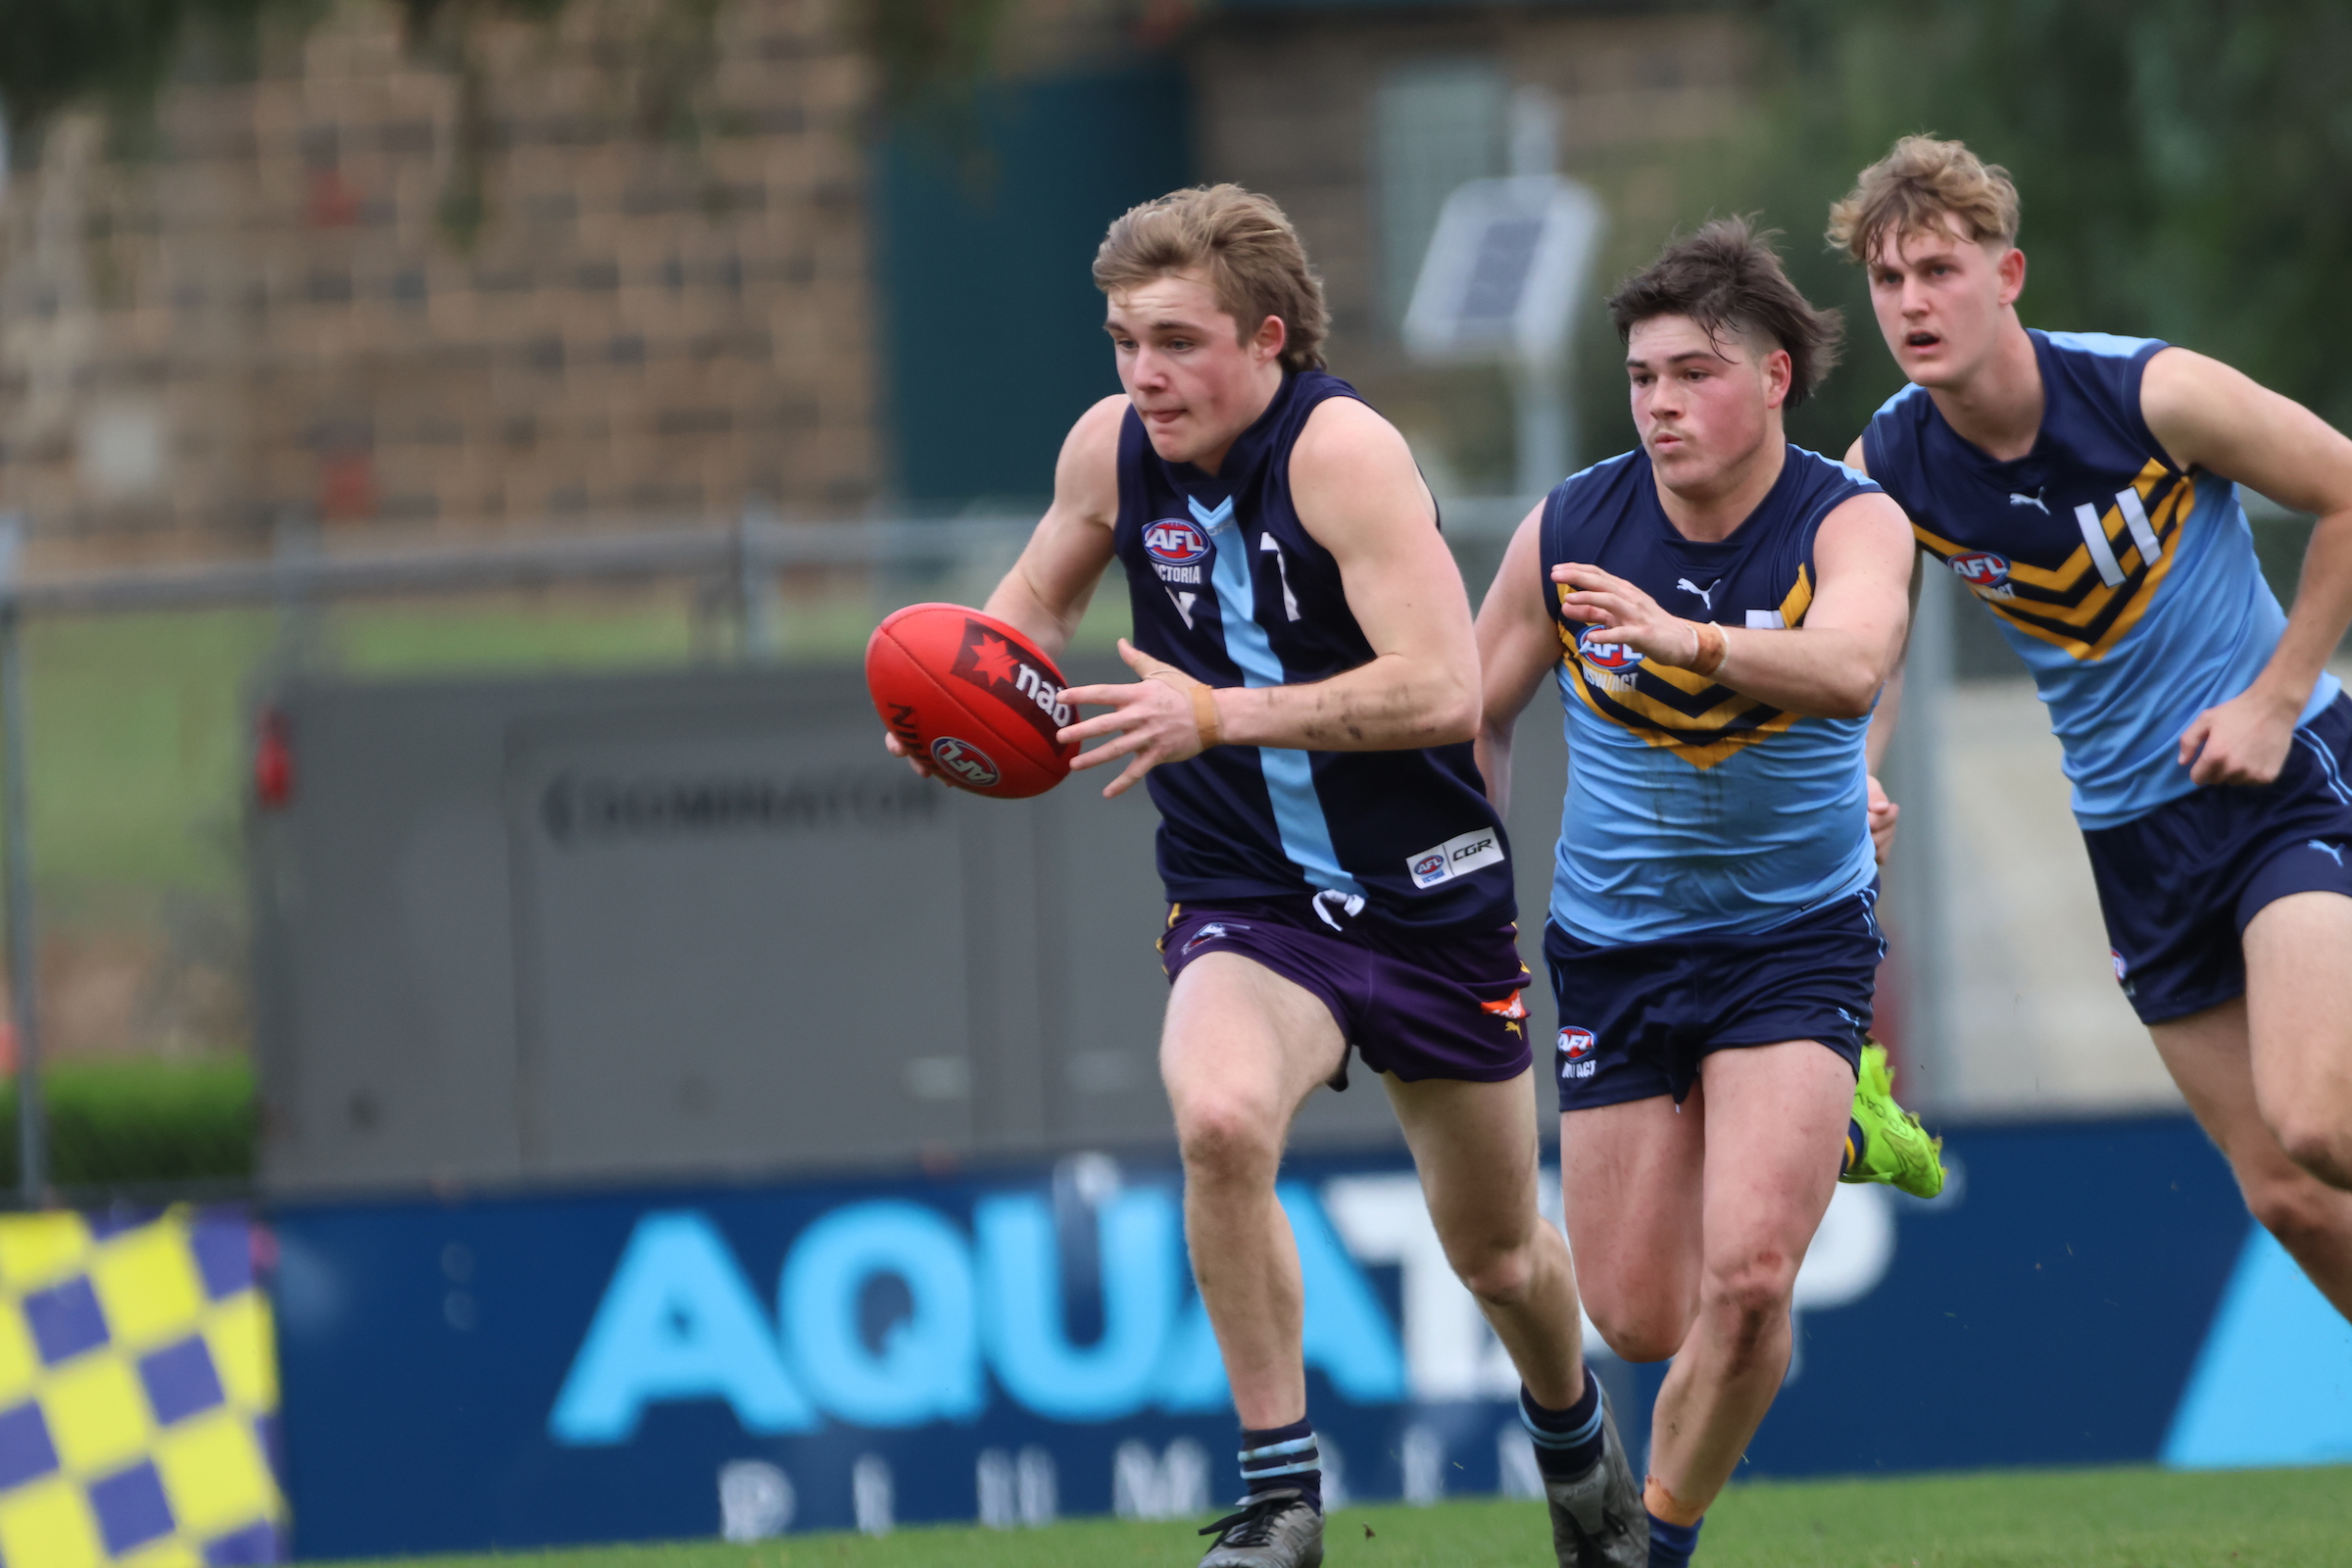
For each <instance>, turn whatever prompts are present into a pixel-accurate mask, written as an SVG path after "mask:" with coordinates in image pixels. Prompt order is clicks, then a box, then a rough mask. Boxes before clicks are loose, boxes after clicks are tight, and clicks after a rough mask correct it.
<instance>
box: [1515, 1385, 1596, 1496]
mask: <svg viewBox="0 0 2352 1568" xmlns="http://www.w3.org/2000/svg"><path fill="white" fill-rule="evenodd" d="M1519 1423H1520V1425H1522V1426H1524V1427H1526V1428H1527V1435H1528V1436H1529V1437H1531V1438H1533V1439H1535V1440H1536V1468H1537V1469H1539V1470H1541V1471H1543V1472H1544V1479H1545V1480H1546V1481H1573V1480H1575V1479H1576V1478H1577V1477H1578V1476H1581V1475H1583V1474H1584V1473H1585V1472H1586V1471H1588V1470H1590V1469H1592V1468H1593V1465H1594V1464H1595V1463H1597V1462H1598V1461H1599V1459H1600V1380H1599V1379H1598V1378H1596V1377H1594V1376H1593V1369H1592V1368H1591V1367H1590V1366H1588V1367H1586V1368H1585V1392H1584V1393H1583V1394H1582V1395H1580V1396H1579V1397H1578V1398H1577V1401H1576V1402H1575V1403H1574V1404H1572V1405H1570V1406H1569V1407H1568V1408H1567V1409H1565V1410H1553V1409H1550V1408H1548V1407H1546V1406H1544V1405H1541V1404H1538V1403H1537V1402H1536V1397H1535V1396H1534V1395H1532V1394H1530V1393H1528V1392H1527V1385H1526V1384H1524V1383H1522V1384H1520V1385H1519Z"/></svg>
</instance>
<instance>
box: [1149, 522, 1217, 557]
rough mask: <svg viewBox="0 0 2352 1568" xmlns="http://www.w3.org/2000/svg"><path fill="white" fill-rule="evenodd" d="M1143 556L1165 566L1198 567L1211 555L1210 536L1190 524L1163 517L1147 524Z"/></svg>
mask: <svg viewBox="0 0 2352 1568" xmlns="http://www.w3.org/2000/svg"><path fill="white" fill-rule="evenodd" d="M1144 553H1145V554H1146V555H1148V556H1150V557H1151V558H1152V560H1153V561H1156V562H1158V563H1159V564H1161V565H1163V566H1190V565H1195V564H1199V562H1200V560H1201V557H1203V556H1205V555H1207V554H1208V537H1207V535H1205V534H1203V533H1202V532H1201V530H1200V529H1199V528H1196V527H1194V526H1193V525H1192V524H1191V523H1189V522H1179V521H1177V520H1176V519H1175V518H1173V517H1162V518H1161V519H1160V520H1159V521H1157V522H1152V523H1147V524H1145V525H1144Z"/></svg>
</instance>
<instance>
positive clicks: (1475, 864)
mask: <svg viewBox="0 0 2352 1568" xmlns="http://www.w3.org/2000/svg"><path fill="white" fill-rule="evenodd" d="M1502 859H1503V856H1502V834H1501V832H1500V831H1499V830H1497V829H1495V828H1491V827H1487V828H1480V829H1479V830H1478V831H1477V832H1475V833H1463V834H1460V835H1458V836H1456V837H1454V838H1449V839H1447V840H1446V842H1445V843H1443V844H1439V845H1435V846H1433V847H1431V848H1429V849H1426V850H1423V851H1422V852H1421V853H1420V854H1419V855H1415V856H1411V857H1409V858H1407V859H1406V860H1405V862H1404V868H1405V870H1406V871H1408V872H1410V873H1411V874H1412V878H1413V886H1414V887H1416V888H1434V887H1436V886H1437V885H1438V884H1439V883H1441V882H1450V881H1452V880H1453V879H1454V878H1455V877H1457V876H1465V875H1467V874H1468V873H1470V872H1472V871H1475V870H1477V869H1478V868H1479V867H1480V866H1482V865H1500V864H1501V863H1502Z"/></svg>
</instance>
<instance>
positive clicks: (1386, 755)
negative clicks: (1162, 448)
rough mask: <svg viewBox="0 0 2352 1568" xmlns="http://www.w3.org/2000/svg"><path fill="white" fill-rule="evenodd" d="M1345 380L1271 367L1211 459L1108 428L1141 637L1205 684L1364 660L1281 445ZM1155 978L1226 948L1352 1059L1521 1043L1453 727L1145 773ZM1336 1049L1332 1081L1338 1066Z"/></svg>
mask: <svg viewBox="0 0 2352 1568" xmlns="http://www.w3.org/2000/svg"><path fill="white" fill-rule="evenodd" d="M1355 396H1356V393H1355V389H1354V388H1352V387H1350V386H1349V385H1348V383H1347V382H1345V381H1343V380H1341V379H1340V378H1339V377H1337V376H1335V375H1331V374H1328V373H1326V372H1324V371H1321V370H1295V371H1292V372H1290V373H1288V374H1286V375H1285V376H1284V377H1283V382H1282V389H1281V390H1280V391H1279V392H1277V393H1276V394H1275V397H1274V401H1273V402H1272V403H1271V404H1269V405H1268V406H1267V408H1266V411H1265V412H1264V413H1263V414H1262V415H1260V416H1259V417H1258V418H1257V420H1256V422H1255V423H1253V424H1251V425H1250V427H1249V428H1248V429H1247V430H1245V431H1244V432H1243V433H1242V434H1241V436H1240V437H1239V438H1237V439H1236V440H1235V442H1234V444H1233V446H1232V448H1231V449H1230V450H1229V451H1228V452H1227V453H1226V455H1225V457H1224V460H1223V461H1222V462H1221V463H1220V464H1219V465H1218V468H1217V471H1216V473H1215V474H1213V475H1212V474H1208V473H1205V472H1203V471H1201V469H1200V468H1198V467H1196V466H1193V465H1191V464H1189V463H1170V462H1168V461H1167V460H1165V459H1163V458H1161V457H1160V456H1159V455H1158V453H1156V452H1155V451H1153V450H1152V443H1151V441H1150V439H1149V438H1148V437H1147V435H1146V433H1145V430H1144V427H1143V421H1142V420H1141V419H1140V418H1139V417H1137V416H1136V414H1135V413H1134V411H1132V410H1130V411H1129V412H1128V414H1127V416H1126V419H1125V422H1124V424H1123V425H1122V427H1121V429H1120V434H1119V460H1118V464H1119V516H1118V524H1117V528H1116V532H1115V548H1116V550H1117V552H1118V556H1119V560H1120V562H1121V564H1123V565H1124V566H1125V568H1126V573H1127V582H1128V594H1129V599H1130V603H1131V606H1132V609H1133V613H1134V620H1135V633H1134V642H1135V646H1136V647H1137V648H1138V649H1140V650H1141V651H1142V652H1144V653H1146V654H1149V655H1151V656H1152V658H1154V659H1159V660H1163V661H1165V662H1168V663H1170V664H1173V665H1175V666H1176V667H1177V668H1178V669H1180V670H1182V671H1183V672H1184V673H1185V674H1186V675H1189V676H1191V677H1192V678H1193V679H1195V680H1198V681H1201V682H1204V683H1206V684H1208V685H1210V686H1221V687H1224V686H1251V687H1258V686H1281V685H1291V684H1297V683H1299V682H1306V681H1319V680H1324V679H1327V678H1329V677H1330V676H1333V675H1338V674H1341V673H1343V672H1344V671H1347V670H1350V669H1354V668H1356V667H1358V666H1360V665H1362V664H1365V663H1368V662H1371V660H1372V659H1373V657H1374V655H1373V649H1372V646H1371V644H1370V643H1369V642H1367V641H1366V640H1365V638H1364V634H1363V631H1362V630H1361V629H1360V628H1359V627H1358V626H1357V624H1356V619H1355V615H1354V613H1353V612H1352V611H1350V610H1349V609H1348V596H1347V590H1346V586H1345V584H1343V583H1342V581H1341V580H1340V568H1339V564H1338V563H1336V562H1335V561H1334V560H1333V559H1332V557H1331V553H1330V552H1329V551H1327V550H1325V549H1324V548H1323V547H1322V546H1321V545H1319V544H1317V543H1316V542H1315V539H1314V537H1313V536H1312V535H1311V534H1309V533H1308V532H1307V531H1306V529H1305V527H1304V526H1303V525H1302V524H1301V523H1300V522H1299V513H1298V510H1297V508H1296V507H1294V506H1293V504H1292V500H1291V488H1290V460H1291V449H1292V447H1293V446H1294V445H1295V444H1296V443H1297V441H1298V439H1299V431H1300V430H1301V429H1303V428H1304V427H1305V424H1306V420H1307V417H1308V416H1309V415H1310V414H1312V413H1313V412H1314V410H1315V408H1316V407H1317V405H1319V404H1321V403H1323V402H1324V401H1325V400H1326V399H1330V398H1353V397H1355ZM1145 783H1146V785H1147V786H1148V787H1149V788H1150V790H1151V792H1152V803H1153V804H1154V805H1155V806H1157V807H1158V808H1159V813H1160V824H1159V838H1158V845H1159V872H1160V877H1161V880H1162V881H1163V882H1164V883H1165V885H1166V887H1167V894H1168V902H1169V904H1170V906H1171V908H1170V911H1169V924H1168V931H1167V934H1166V936H1165V937H1164V938H1163V940H1162V942H1161V952H1162V955H1163V957H1164V961H1165V966H1166V968H1167V971H1168V977H1169V978H1170V979H1171V980H1173V979H1174V978H1175V977H1176V976H1177V975H1178V974H1179V973H1181V972H1182V971H1183V969H1184V968H1185V966H1186V965H1187V964H1188V963H1190V962H1191V961H1192V960H1193V959H1194V958H1195V957H1197V956H1200V955H1201V954H1202V953H1209V952H1220V951H1223V952H1238V953H1241V954H1244V955H1245V956H1250V957H1251V958H1254V959H1256V960H1257V961H1259V962H1262V963H1265V964H1266V965H1267V966H1268V967H1270V968H1272V969H1274V970H1275V971H1276V972H1277V973H1279V974H1282V975H1283V976H1285V977H1286V978H1288V979H1291V980H1293V981H1295V982H1297V983H1298V984H1299V985H1301V986H1303V987H1305V988H1306V989H1307V990H1309V991H1311V992H1313V993H1314V994H1315V995H1316V996H1318V997H1319V998H1321V999H1322V1001H1323V1003H1324V1005H1326V1006H1327V1007H1328V1008H1330V1010H1331V1012H1332V1014H1333V1016H1334V1018H1335V1019H1336V1020H1337V1021H1338V1023H1339V1025H1340V1029H1341V1032H1342V1034H1343V1035H1345V1036H1346V1037H1347V1038H1348V1041H1349V1042H1350V1043H1351V1044H1352V1045H1354V1047H1355V1048H1356V1050H1357V1052H1358V1053H1359V1054H1362V1055H1363V1057H1364V1059H1365V1061H1366V1064H1367V1065H1369V1066H1371V1067H1373V1068H1374V1069H1375V1070H1377V1071H1385V1072H1393V1073H1395V1074H1396V1075H1397V1077H1399V1078H1402V1079H1404V1080H1406V1081H1408V1082H1410V1081H1414V1080H1418V1079H1422V1078H1430V1077H1439V1078H1456V1079H1465V1080H1469V1081H1474V1082H1500V1081H1504V1080H1507V1079H1510V1078H1515V1077H1517V1076H1518V1075H1519V1074H1520V1073H1522V1072H1524V1071H1526V1070H1527V1067H1528V1065H1529V1062H1530V1061H1531V1059H1532V1056H1531V1054H1530V1052H1529V1049H1528V1045H1527V1039H1526V1031H1525V1025H1524V1023H1523V1022H1522V1020H1523V1019H1524V1018H1525V1017H1526V1008H1525V1007H1524V1005H1521V1003H1520V1001H1519V992H1520V990H1521V989H1522V988H1523V987H1524V986H1525V985H1526V984H1527V980H1528V974H1527V971H1526V969H1525V967H1524V966H1523V965H1522V964H1521V963H1520V961H1519V957H1518V949H1517V947H1516V945H1515V940H1516V939H1515V934H1514V933H1515V927H1514V925H1513V918H1514V907H1513V896H1512V887H1511V869H1510V851H1509V845H1508V843H1507V841H1506V839H1505V837H1504V835H1503V830H1502V823H1501V821H1500V819H1499V818H1498V817H1497V816H1496V815H1495V809H1494V807H1493V806H1492V805H1491V804H1489V802H1488V800H1487V795H1486V790H1485V787H1484V785H1483V784H1482V783H1481V782H1480V779H1479V774H1478V766H1477V763H1476V761H1475V760H1473V757H1472V750H1471V746H1470V743H1469V742H1467V741H1463V742H1460V743H1458V744H1455V745H1450V746H1440V747H1430V748H1426V749H1422V750H1414V751H1389V752H1309V751H1297V750H1291V749H1288V748H1279V747H1270V746H1269V747H1256V746H1220V747H1216V748H1213V749H1211V750H1209V751H1206V752H1202V753H1201V754H1200V755H1198V756H1196V757H1192V758H1189V759H1187V760H1183V761H1179V762H1165V763H1162V764H1160V765H1159V766H1157V767H1155V768H1153V769H1152V771H1151V773H1149V774H1148V775H1146V779H1145ZM1346 1073H1347V1067H1346V1064H1345V1061H1343V1063H1342V1065H1341V1069H1340V1076H1339V1078H1338V1079H1336V1080H1335V1082H1338V1083H1340V1084H1342V1085H1343V1086H1344V1085H1345V1082H1346Z"/></svg>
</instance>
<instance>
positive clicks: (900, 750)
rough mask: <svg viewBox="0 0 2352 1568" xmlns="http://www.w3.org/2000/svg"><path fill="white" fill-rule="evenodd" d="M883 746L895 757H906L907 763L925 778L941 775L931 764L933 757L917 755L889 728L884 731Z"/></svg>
mask: <svg viewBox="0 0 2352 1568" xmlns="http://www.w3.org/2000/svg"><path fill="white" fill-rule="evenodd" d="M882 748H883V750H885V751H887V752H889V753H890V755H891V756H893V757H904V758H905V759H907V766H908V767H911V768H913V769H914V771H915V772H916V774H918V775H919V776H921V777H923V778H937V777H939V773H938V770H937V769H935V768H933V767H932V765H931V759H929V758H928V757H917V756H916V755H915V754H914V753H912V752H910V751H908V750H907V747H906V745H905V743H903V742H902V741H901V740H900V739H899V738H898V737H897V736H896V735H893V734H892V733H891V732H890V731H888V730H884V731H883V732H882Z"/></svg>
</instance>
